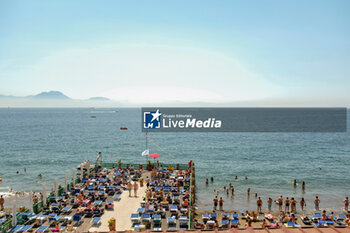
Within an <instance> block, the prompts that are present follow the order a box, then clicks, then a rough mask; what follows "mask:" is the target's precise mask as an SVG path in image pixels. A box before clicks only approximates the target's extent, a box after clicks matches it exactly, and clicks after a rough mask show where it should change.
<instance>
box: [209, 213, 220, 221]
mask: <svg viewBox="0 0 350 233" xmlns="http://www.w3.org/2000/svg"><path fill="white" fill-rule="evenodd" d="M217 217H218V214H217V213H210V220H214V221H215V220H216V218H217Z"/></svg>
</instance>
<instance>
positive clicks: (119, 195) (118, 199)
mask: <svg viewBox="0 0 350 233" xmlns="http://www.w3.org/2000/svg"><path fill="white" fill-rule="evenodd" d="M113 199H114V200H116V201H120V199H121V194H115V195H114V196H113Z"/></svg>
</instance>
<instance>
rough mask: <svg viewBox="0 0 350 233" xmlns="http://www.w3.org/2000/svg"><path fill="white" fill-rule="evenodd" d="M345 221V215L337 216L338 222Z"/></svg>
mask: <svg viewBox="0 0 350 233" xmlns="http://www.w3.org/2000/svg"><path fill="white" fill-rule="evenodd" d="M345 219H346V216H345V214H338V221H344V220H345Z"/></svg>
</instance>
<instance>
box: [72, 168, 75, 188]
mask: <svg viewBox="0 0 350 233" xmlns="http://www.w3.org/2000/svg"><path fill="white" fill-rule="evenodd" d="M72 182H73V187H74V186H75V168H73V170H72Z"/></svg>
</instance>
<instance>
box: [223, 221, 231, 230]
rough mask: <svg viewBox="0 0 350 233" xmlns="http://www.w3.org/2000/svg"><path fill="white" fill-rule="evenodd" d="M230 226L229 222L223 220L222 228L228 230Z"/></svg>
mask: <svg viewBox="0 0 350 233" xmlns="http://www.w3.org/2000/svg"><path fill="white" fill-rule="evenodd" d="M228 224H229V221H228V220H221V228H224V229H227V228H228Z"/></svg>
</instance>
